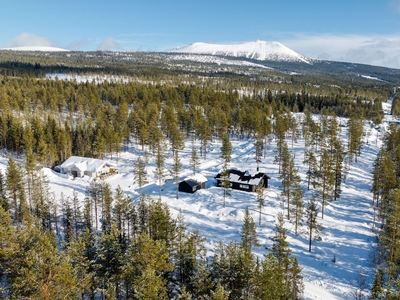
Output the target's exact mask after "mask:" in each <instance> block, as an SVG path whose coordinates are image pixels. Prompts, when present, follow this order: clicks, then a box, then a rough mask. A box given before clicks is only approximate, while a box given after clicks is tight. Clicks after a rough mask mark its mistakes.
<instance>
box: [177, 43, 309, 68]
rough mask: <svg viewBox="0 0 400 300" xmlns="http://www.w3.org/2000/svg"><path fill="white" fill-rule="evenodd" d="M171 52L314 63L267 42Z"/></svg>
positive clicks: (201, 45)
mask: <svg viewBox="0 0 400 300" xmlns="http://www.w3.org/2000/svg"><path fill="white" fill-rule="evenodd" d="M170 52H175V53H192V54H208V55H218V56H231V57H243V58H248V59H254V60H260V61H279V62H302V63H307V64H310V63H312V61H313V60H312V59H310V58H307V57H305V56H303V55H300V54H298V53H297V52H295V51H293V50H291V49H289V48H288V47H286V46H284V45H282V44H281V43H278V42H266V41H254V42H246V43H240V44H227V45H222V44H209V43H194V44H191V45H189V46H185V47H180V48H175V49H173V50H171V51H170Z"/></svg>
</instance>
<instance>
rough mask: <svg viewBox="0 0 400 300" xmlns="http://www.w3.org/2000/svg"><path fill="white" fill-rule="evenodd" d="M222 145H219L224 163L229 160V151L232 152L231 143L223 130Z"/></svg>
mask: <svg viewBox="0 0 400 300" xmlns="http://www.w3.org/2000/svg"><path fill="white" fill-rule="evenodd" d="M221 140H222V146H221V158H222V159H223V160H224V162H225V163H226V164H228V163H229V162H230V161H231V153H232V144H231V142H230V141H229V136H228V134H227V133H226V132H225V133H223V134H222V136H221Z"/></svg>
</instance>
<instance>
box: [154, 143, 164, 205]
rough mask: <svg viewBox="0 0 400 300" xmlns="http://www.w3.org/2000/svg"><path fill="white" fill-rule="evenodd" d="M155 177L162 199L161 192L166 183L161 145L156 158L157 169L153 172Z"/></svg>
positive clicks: (159, 195)
mask: <svg viewBox="0 0 400 300" xmlns="http://www.w3.org/2000/svg"><path fill="white" fill-rule="evenodd" d="M153 172H154V177H155V178H156V179H157V181H158V197H159V199H161V191H162V186H163V183H164V177H165V171H164V156H163V155H162V152H161V145H160V144H158V145H157V156H156V169H155V170H154V171H153Z"/></svg>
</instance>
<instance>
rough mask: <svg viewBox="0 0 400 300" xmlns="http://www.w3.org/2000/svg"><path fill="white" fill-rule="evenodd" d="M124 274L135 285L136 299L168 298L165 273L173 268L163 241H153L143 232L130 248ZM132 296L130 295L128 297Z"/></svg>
mask: <svg viewBox="0 0 400 300" xmlns="http://www.w3.org/2000/svg"><path fill="white" fill-rule="evenodd" d="M127 254H128V255H127V256H126V257H127V258H128V259H127V261H126V262H125V263H124V266H123V276H124V278H125V281H126V282H127V284H128V285H131V286H134V287H135V290H134V297H135V298H136V299H149V300H151V299H153V300H157V299H167V290H166V280H165V275H166V273H167V272H170V271H171V270H172V264H171V263H170V262H169V261H168V258H169V255H168V251H167V248H166V246H165V243H164V242H163V241H153V240H151V239H150V237H149V236H148V235H147V234H145V233H143V234H141V235H139V237H138V239H137V240H135V241H134V243H132V245H131V246H130V247H129V249H128V253H127ZM128 298H130V297H128Z"/></svg>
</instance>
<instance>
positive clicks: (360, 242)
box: [0, 123, 381, 299]
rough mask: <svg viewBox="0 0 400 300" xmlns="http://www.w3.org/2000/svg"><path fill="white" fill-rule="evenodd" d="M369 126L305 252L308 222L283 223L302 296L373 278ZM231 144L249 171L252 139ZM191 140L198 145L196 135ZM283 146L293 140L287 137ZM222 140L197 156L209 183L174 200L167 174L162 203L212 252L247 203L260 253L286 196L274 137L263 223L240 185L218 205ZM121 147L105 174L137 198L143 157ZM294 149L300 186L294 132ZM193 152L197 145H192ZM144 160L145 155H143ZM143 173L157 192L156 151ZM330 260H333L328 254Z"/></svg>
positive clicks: (336, 291)
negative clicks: (136, 173) (137, 170)
mask: <svg viewBox="0 0 400 300" xmlns="http://www.w3.org/2000/svg"><path fill="white" fill-rule="evenodd" d="M342 130H343V132H342V136H343V137H344V138H345V137H346V136H347V128H346V127H342ZM365 130H366V131H367V134H366V136H365V137H364V145H363V147H362V155H361V157H359V158H358V161H357V163H354V164H353V165H352V166H351V169H350V171H349V173H348V175H347V177H346V181H345V182H344V183H343V193H342V194H341V197H340V198H339V199H338V200H337V201H335V202H332V203H331V204H330V205H329V206H328V207H327V208H326V210H325V216H324V219H323V220H322V219H321V217H319V222H320V223H321V224H322V225H323V226H324V227H325V229H324V230H323V231H322V234H321V237H322V239H321V240H320V241H314V242H313V247H312V252H311V253H310V252H308V235H307V232H306V227H305V226H303V227H302V229H301V233H300V234H299V235H298V236H296V235H295V234H294V226H293V224H291V223H289V222H286V227H287V229H288V232H287V235H288V242H289V244H290V247H291V249H292V253H293V255H296V256H297V258H298V260H299V263H300V266H301V267H302V269H303V271H302V275H303V277H304V283H305V291H304V299H352V298H353V297H352V291H353V282H354V281H355V279H356V275H357V273H358V272H359V271H362V272H363V273H364V274H365V275H366V276H368V277H369V279H370V280H371V279H372V276H373V274H372V269H371V268H370V266H369V259H368V257H369V254H370V251H371V247H372V245H373V243H374V241H375V237H374V233H373V232H372V230H371V229H372V226H373V211H372V205H371V201H372V194H371V191H370V190H371V183H372V173H371V172H372V170H373V162H374V160H375V158H376V155H377V153H378V150H379V148H380V146H381V141H380V135H381V133H379V131H378V130H377V129H375V128H372V127H371V126H370V125H368V124H367V123H366V124H365ZM231 143H232V146H233V151H232V162H231V164H230V166H231V167H237V168H239V169H242V170H248V171H250V172H255V171H256V162H255V158H254V156H255V146H254V140H252V139H250V140H239V139H236V138H232V139H231ZM191 145H192V144H191V142H187V144H186V147H185V149H184V150H183V151H181V152H180V159H181V161H182V163H183V169H182V172H181V173H180V178H181V179H184V178H186V177H188V176H190V175H191V174H192V172H191V169H190V166H189V160H190V156H191ZM194 145H195V146H196V147H197V149H198V147H199V145H198V144H197V143H196V142H195V143H194ZM288 145H289V147H290V146H291V143H290V142H289V141H288ZM220 147H221V143H220V141H218V140H215V141H213V142H212V143H211V144H210V146H209V149H208V153H207V159H206V160H203V159H201V166H200V170H199V173H200V174H202V175H203V176H205V177H206V178H207V179H208V182H207V188H206V189H203V190H199V191H197V192H196V193H194V194H186V193H179V199H176V197H175V191H176V187H175V184H174V182H173V181H172V180H167V182H166V183H165V184H164V186H163V192H162V199H163V201H164V202H166V203H167V204H168V205H169V207H170V209H171V212H172V214H173V215H174V216H176V215H177V214H178V212H179V210H181V211H182V212H183V214H184V216H185V222H186V224H187V227H188V228H189V230H193V229H199V230H200V232H201V234H202V235H203V236H205V237H206V239H207V247H208V249H209V250H210V251H212V249H213V246H214V244H215V243H217V242H218V241H219V240H223V241H225V242H226V243H227V242H228V241H229V240H232V239H234V240H238V241H239V239H240V236H239V231H240V228H241V226H242V221H243V216H244V212H245V209H246V207H248V208H249V210H250V212H251V214H252V216H253V218H254V220H255V221H256V224H257V233H258V237H259V239H260V242H261V244H262V245H263V246H262V247H260V248H259V249H257V250H256V252H257V254H258V255H260V256H262V255H263V254H265V253H266V250H265V248H264V246H266V247H269V246H271V245H272V242H271V240H270V238H271V237H272V236H273V235H274V227H275V222H276V218H277V213H278V212H279V211H282V210H285V209H286V207H284V206H283V205H284V201H283V200H282V198H281V197H280V193H281V191H280V181H279V178H278V177H279V175H278V166H277V165H276V164H274V162H273V161H274V153H273V150H274V149H275V147H276V144H275V141H272V143H271V145H270V146H268V149H267V155H266V157H265V158H264V159H263V160H262V163H261V165H260V171H261V172H266V173H267V174H268V175H269V176H270V177H271V180H270V181H269V188H268V189H267V190H266V192H265V195H266V206H265V207H264V209H263V211H262V216H261V225H258V216H259V213H258V210H257V202H256V197H257V196H256V194H255V193H248V192H242V191H236V190H233V191H232V195H231V197H230V198H227V200H226V206H225V208H224V207H223V190H222V189H221V188H218V187H216V182H215V181H214V176H215V175H217V173H218V172H219V171H220V169H221V166H222V160H221V158H220ZM125 150H126V151H124V152H122V153H120V155H119V158H118V161H117V160H116V157H115V155H114V156H113V159H112V161H113V162H114V163H117V165H118V167H119V174H117V175H113V176H111V177H108V178H107V179H106V181H107V182H108V183H109V184H110V185H111V186H112V188H113V190H115V188H117V186H118V185H119V186H121V187H122V189H123V190H124V191H125V193H126V194H128V195H129V196H131V197H132V199H133V201H137V200H138V197H139V192H138V186H137V185H136V184H134V183H133V181H134V180H133V166H134V162H135V161H136V158H137V157H138V156H142V157H144V153H143V152H142V151H141V150H140V146H136V145H135V144H131V145H130V146H129V147H128V148H127V149H125ZM290 150H291V151H292V153H293V154H294V155H295V162H296V166H297V167H298V168H299V171H300V174H301V177H302V185H303V187H304V189H306V188H307V183H306V175H305V174H306V166H305V165H303V163H302V160H303V155H304V154H303V151H304V140H303V139H299V140H298V142H297V143H294V146H293V147H292V148H290ZM198 153H199V151H198ZM165 157H166V166H165V167H166V169H167V170H168V169H170V168H169V166H171V164H172V154H171V151H168V152H167V153H165ZM7 159H8V158H7V157H6V156H4V155H3V156H1V159H0V163H1V167H2V168H5V167H6V164H7ZM144 160H145V161H146V158H144ZM147 161H148V162H147V167H146V168H147V174H148V181H149V183H148V184H147V185H146V186H145V187H144V189H143V192H144V193H145V194H150V195H153V197H154V198H157V197H158V185H157V183H156V180H155V178H154V174H153V170H154V168H155V163H154V161H155V157H154V156H153V155H152V154H150V153H148V158H147ZM44 173H45V174H46V175H47V177H48V179H49V181H50V186H51V190H52V191H53V192H54V194H55V195H56V197H58V196H60V194H61V193H63V194H64V195H65V196H69V197H72V193H73V191H74V190H76V191H77V192H78V194H79V197H80V198H81V199H83V198H84V193H85V189H86V187H87V186H88V185H89V184H90V180H91V179H90V178H88V177H84V178H76V179H73V178H72V177H69V176H67V175H61V174H58V173H55V172H54V171H52V170H50V169H46V168H45V169H44ZM309 197H310V192H307V193H306V196H305V201H308V199H309ZM334 257H335V258H336V262H333V258H334Z"/></svg>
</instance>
